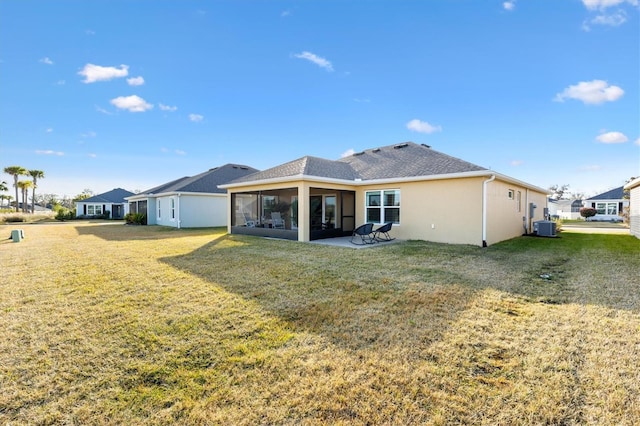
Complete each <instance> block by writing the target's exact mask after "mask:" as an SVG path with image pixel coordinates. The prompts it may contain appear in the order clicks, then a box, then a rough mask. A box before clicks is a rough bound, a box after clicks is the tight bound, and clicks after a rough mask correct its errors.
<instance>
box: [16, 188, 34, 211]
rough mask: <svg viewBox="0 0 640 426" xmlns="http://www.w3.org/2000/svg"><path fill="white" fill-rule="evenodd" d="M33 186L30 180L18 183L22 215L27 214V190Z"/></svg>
mask: <svg viewBox="0 0 640 426" xmlns="http://www.w3.org/2000/svg"><path fill="white" fill-rule="evenodd" d="M32 186H33V182H31V181H30V180H21V181H20V182H18V188H20V189H21V190H22V212H23V213H27V206H28V204H29V203H28V201H27V193H28V192H29V188H31V187H32ZM17 204H18V203H16V205H17Z"/></svg>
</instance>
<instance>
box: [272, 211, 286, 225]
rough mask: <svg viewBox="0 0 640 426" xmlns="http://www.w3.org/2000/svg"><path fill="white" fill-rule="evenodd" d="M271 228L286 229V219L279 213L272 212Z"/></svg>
mask: <svg viewBox="0 0 640 426" xmlns="http://www.w3.org/2000/svg"><path fill="white" fill-rule="evenodd" d="M271 227H272V228H276V229H284V219H283V218H282V216H281V215H280V213H279V212H271Z"/></svg>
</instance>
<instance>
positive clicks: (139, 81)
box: [127, 77, 144, 86]
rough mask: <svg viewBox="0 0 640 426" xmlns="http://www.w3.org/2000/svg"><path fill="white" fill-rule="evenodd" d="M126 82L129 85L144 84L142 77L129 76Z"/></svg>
mask: <svg viewBox="0 0 640 426" xmlns="http://www.w3.org/2000/svg"><path fill="white" fill-rule="evenodd" d="M127 83H129V86H142V85H143V84H144V78H142V77H131V78H128V79H127Z"/></svg>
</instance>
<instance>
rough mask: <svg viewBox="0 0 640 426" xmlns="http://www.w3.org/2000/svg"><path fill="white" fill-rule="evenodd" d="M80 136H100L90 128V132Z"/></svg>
mask: <svg viewBox="0 0 640 426" xmlns="http://www.w3.org/2000/svg"><path fill="white" fill-rule="evenodd" d="M80 136H81V137H83V138H95V137H96V136H98V134H97V133H96V132H94V131H93V130H89V131H88V132H86V133H83V134H81V135H80Z"/></svg>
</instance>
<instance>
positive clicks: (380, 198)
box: [365, 189, 400, 224]
mask: <svg viewBox="0 0 640 426" xmlns="http://www.w3.org/2000/svg"><path fill="white" fill-rule="evenodd" d="M365 203H366V211H367V213H366V220H367V222H372V223H386V222H393V223H395V224H399V223H400V190H399V189H388V190H382V191H367V192H366V193H365Z"/></svg>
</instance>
